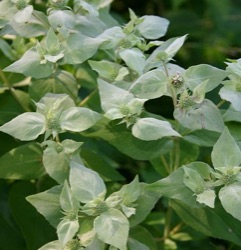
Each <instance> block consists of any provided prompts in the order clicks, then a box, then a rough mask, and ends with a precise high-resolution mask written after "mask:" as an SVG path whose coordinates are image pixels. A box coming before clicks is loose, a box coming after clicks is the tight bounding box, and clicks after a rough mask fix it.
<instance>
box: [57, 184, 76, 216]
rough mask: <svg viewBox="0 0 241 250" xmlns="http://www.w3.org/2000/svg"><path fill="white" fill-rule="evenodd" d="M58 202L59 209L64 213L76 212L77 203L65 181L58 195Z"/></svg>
mask: <svg viewBox="0 0 241 250" xmlns="http://www.w3.org/2000/svg"><path fill="white" fill-rule="evenodd" d="M59 202H60V205H61V208H62V209H63V210H64V211H65V212H74V211H76V212H77V211H78V208H79V202H78V201H77V200H76V198H75V197H74V196H73V194H72V192H71V189H70V187H69V184H68V182H67V181H66V180H65V182H64V186H63V189H62V191H61V194H60V199H59Z"/></svg>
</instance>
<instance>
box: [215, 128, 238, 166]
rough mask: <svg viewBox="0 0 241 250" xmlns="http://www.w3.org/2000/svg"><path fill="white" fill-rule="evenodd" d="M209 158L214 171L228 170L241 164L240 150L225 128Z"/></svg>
mask: <svg viewBox="0 0 241 250" xmlns="http://www.w3.org/2000/svg"><path fill="white" fill-rule="evenodd" d="M211 157H212V162H213V165H214V168H216V169H222V168H227V169H230V168H232V167H234V166H239V164H240V163H241V152H240V149H239V147H238V145H237V143H236V142H235V140H234V138H233V137H232V136H231V134H230V133H229V131H228V129H227V128H225V129H224V131H223V133H222V134H221V136H220V137H219V139H218V141H217V142H216V144H215V145H214V147H213V151H212V154H211Z"/></svg>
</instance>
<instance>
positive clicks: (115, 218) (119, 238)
mask: <svg viewBox="0 0 241 250" xmlns="http://www.w3.org/2000/svg"><path fill="white" fill-rule="evenodd" d="M94 229H95V231H96V233H97V236H98V238H99V239H100V240H102V241H104V242H105V243H107V244H110V245H112V246H114V247H117V248H119V249H120V250H127V247H126V244H127V239H128V234H129V222H128V220H127V218H126V217H125V216H124V215H123V214H122V213H121V212H120V211H119V210H117V209H109V210H108V211H107V212H104V213H102V214H101V215H100V216H98V217H97V218H96V219H95V221H94Z"/></svg>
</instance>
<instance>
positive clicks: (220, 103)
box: [216, 100, 226, 108]
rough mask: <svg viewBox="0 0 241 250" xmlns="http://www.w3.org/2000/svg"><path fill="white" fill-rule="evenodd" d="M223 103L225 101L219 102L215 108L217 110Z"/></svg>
mask: <svg viewBox="0 0 241 250" xmlns="http://www.w3.org/2000/svg"><path fill="white" fill-rule="evenodd" d="M225 102H226V100H222V101H220V102H219V103H218V104H217V105H216V107H217V108H220V107H221V106H222V105H223V104H224V103H225Z"/></svg>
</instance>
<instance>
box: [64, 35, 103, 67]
mask: <svg viewBox="0 0 241 250" xmlns="http://www.w3.org/2000/svg"><path fill="white" fill-rule="evenodd" d="M100 43H101V41H99V40H98V39H96V38H92V37H88V36H85V35H82V34H80V33H73V34H70V35H69V37H68V39H67V40H66V47H65V51H64V59H63V60H64V62H63V63H65V64H78V63H82V62H84V61H86V60H87V59H89V58H91V57H92V56H93V55H94V54H95V53H96V51H97V50H98V48H99V45H100Z"/></svg>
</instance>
